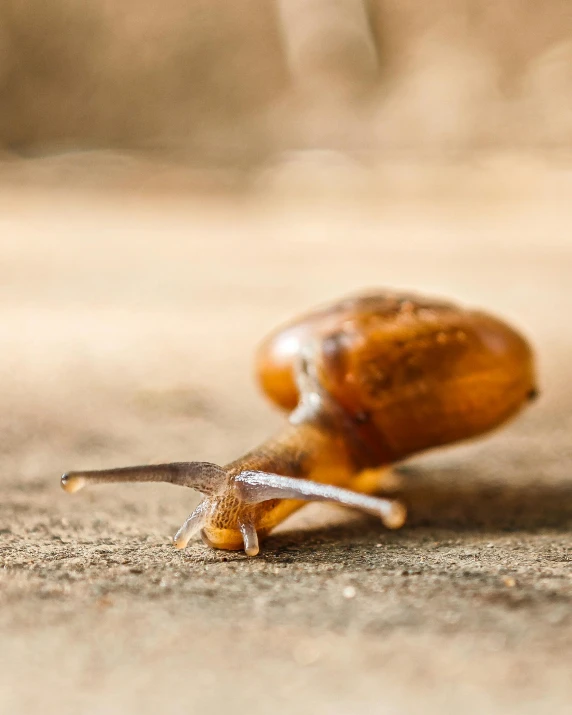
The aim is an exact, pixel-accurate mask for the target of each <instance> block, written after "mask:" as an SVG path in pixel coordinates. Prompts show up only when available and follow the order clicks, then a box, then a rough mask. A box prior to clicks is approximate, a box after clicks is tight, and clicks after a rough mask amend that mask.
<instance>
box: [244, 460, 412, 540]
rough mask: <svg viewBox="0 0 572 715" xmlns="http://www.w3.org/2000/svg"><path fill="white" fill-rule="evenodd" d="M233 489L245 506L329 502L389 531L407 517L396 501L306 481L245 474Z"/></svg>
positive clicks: (260, 473) (397, 526) (277, 476)
mask: <svg viewBox="0 0 572 715" xmlns="http://www.w3.org/2000/svg"><path fill="white" fill-rule="evenodd" d="M234 486H235V490H236V491H237V493H238V496H239V498H240V499H241V500H242V501H244V502H246V503H247V504H258V503H260V502H263V501H269V500H270V499H299V500H300V501H328V502H333V503H335V504H340V505H342V506H347V507H350V508H353V509H359V510H360V511H365V512H367V513H368V514H374V515H375V516H378V517H380V518H381V520H382V522H383V523H384V525H385V526H386V527H387V528H389V529H398V528H399V527H401V526H403V523H404V521H405V517H406V510H405V507H404V505H403V504H402V503H401V502H400V501H397V500H395V499H382V498H380V497H372V496H369V495H367V494H361V493H359V492H354V491H352V490H351V489H342V488H340V487H335V486H332V485H331V484H321V483H319V482H313V481H311V480H309V479H295V478H292V477H283V476H281V475H279V474H270V473H268V472H257V471H244V472H241V473H240V474H238V475H237V476H236V477H235V482H234Z"/></svg>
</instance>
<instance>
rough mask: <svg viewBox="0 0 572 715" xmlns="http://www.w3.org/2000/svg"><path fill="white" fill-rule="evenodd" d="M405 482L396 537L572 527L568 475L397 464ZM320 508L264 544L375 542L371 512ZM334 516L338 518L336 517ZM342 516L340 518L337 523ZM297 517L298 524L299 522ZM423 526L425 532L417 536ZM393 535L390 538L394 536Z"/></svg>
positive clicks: (270, 547) (375, 524) (375, 523)
mask: <svg viewBox="0 0 572 715" xmlns="http://www.w3.org/2000/svg"><path fill="white" fill-rule="evenodd" d="M399 475H400V476H401V477H402V480H403V487H402V488H401V489H400V490H399V491H397V492H395V494H396V495H397V496H399V497H400V498H401V499H403V501H404V502H405V503H406V505H407V509H408V520H407V523H406V524H405V526H404V527H403V529H402V530H400V531H398V532H387V531H386V532H384V534H385V536H384V538H387V535H388V534H396V535H398V537H397V538H400V539H402V538H406V539H408V540H413V541H415V540H416V532H417V533H418V535H419V538H425V535H426V531H425V530H426V529H435V530H448V531H452V532H457V533H469V532H473V533H474V532H480V533H487V534H491V535H492V534H495V533H506V532H520V533H526V532H529V533H534V532H536V531H539V530H541V529H550V530H553V531H562V532H564V531H568V530H570V529H571V528H572V480H571V481H569V482H563V481H560V482H552V483H550V482H548V483H542V482H540V481H538V482H534V483H531V482H526V483H522V482H521V483H518V482H515V481H513V482H511V481H507V482H501V481H498V482H491V481H487V482H483V480H482V479H481V480H479V479H476V478H474V475H471V474H468V473H467V471H466V470H460V469H454V468H450V469H439V470H438V471H433V470H423V469H418V468H415V467H409V466H407V467H404V468H400V469H399ZM329 514H330V518H329V520H328V518H327V516H326V513H325V512H321V513H320V515H319V516H321V517H322V518H318V519H317V522H318V523H314V524H312V521H311V520H310V519H309V518H308V517H304V518H303V520H302V519H300V520H298V517H297V515H294V517H293V518H292V519H291V520H290V521H287V522H286V523H285V524H284V526H283V527H282V528H281V529H280V530H279V531H277V532H276V533H275V534H273V535H271V536H270V537H269V538H268V540H267V541H266V542H265V549H267V550H269V551H273V550H276V552H280V551H281V550H282V549H285V548H294V549H295V548H297V547H300V549H304V548H306V549H307V548H308V542H309V541H310V542H311V543H312V545H315V546H317V545H320V546H324V545H327V544H329V545H332V546H333V545H334V544H344V545H347V544H349V543H352V542H353V543H356V542H364V541H365V542H367V543H369V542H370V541H372V540H376V541H378V540H379V538H380V527H379V522H378V521H377V520H376V519H375V518H373V517H367V516H362V515H356V514H351V515H350V514H349V512H348V514H347V516H346V515H345V514H340V512H336V514H333V513H332V512H331V511H330V512H329ZM336 517H337V518H336ZM340 519H342V521H341V522H340ZM297 521H299V522H300V523H297ZM422 530H423V536H422V535H421V533H422ZM392 538H394V537H392Z"/></svg>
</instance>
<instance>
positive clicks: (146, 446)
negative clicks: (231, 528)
mask: <svg viewBox="0 0 572 715" xmlns="http://www.w3.org/2000/svg"><path fill="white" fill-rule="evenodd" d="M11 171H12V170H11ZM39 173H40V178H41V181H39V182H37V183H34V182H26V181H21V180H20V179H21V175H20V179H19V180H18V181H15V180H14V176H15V174H14V173H13V172H12V173H10V172H8V174H3V175H2V181H1V185H0V236H1V238H0V305H1V308H0V311H1V320H0V385H1V394H2V403H3V404H2V407H3V409H2V411H1V413H0V549H1V552H0V553H1V565H2V568H1V569H0V604H1V608H0V633H1V643H2V647H1V650H0V712H2V713H11V714H14V715H18V714H23V713H30V712H42V713H48V714H50V713H58V714H59V715H66V714H67V713H89V714H90V715H91V714H94V715H95V714H99V713H108V712H118V713H137V714H138V715H147V714H148V713H149V714H150V713H158V712H161V713H167V714H169V713H183V712H186V713H194V712H197V713H198V712H206V711H209V712H225V711H227V710H231V711H232V712H234V713H239V714H240V713H249V715H258V714H262V713H264V714H266V713H270V712H272V713H290V712H296V713H299V714H303V713H312V714H313V715H315V714H321V713H324V714H327V715H337V714H338V713H340V714H341V713H344V714H345V713H360V714H361V713H364V714H365V713H449V712H451V713H452V712H455V713H457V712H463V713H487V714H494V713H499V714H500V713H502V714H503V715H507V714H512V713H523V714H528V713H540V712H550V713H553V714H554V713H569V712H570V702H571V699H572V678H571V677H570V667H571V658H572V611H571V606H572V563H571V559H572V554H571V547H572V537H571V535H570V527H571V525H572V475H571V473H570V464H571V457H572V439H571V434H572V416H571V410H570V407H571V405H572V386H571V383H570V379H569V374H570V368H569V363H570V354H571V350H572V337H571V332H570V315H571V314H572V286H571V277H572V240H571V239H570V236H571V235H572V214H571V213H570V208H569V201H568V199H567V197H569V195H570V193H569V188H570V186H569V184H570V175H569V173H567V172H566V171H548V170H545V169H543V170H542V171H540V170H538V169H537V168H534V167H533V170H530V171H528V173H527V171H526V170H525V168H523V167H520V166H516V168H515V167H513V168H511V169H510V170H507V171H505V172H504V173H503V172H501V171H500V170H499V169H498V167H497V168H496V169H495V168H494V167H493V168H490V167H489V169H488V170H487V171H485V172H479V171H468V172H465V173H461V174H459V173H456V172H449V173H447V172H445V171H443V170H441V171H436V172H435V173H434V175H433V176H432V175H431V174H430V173H429V174H428V175H427V176H425V179H424V180H423V182H420V183H419V184H417V183H416V182H415V181H413V182H411V181H410V178H411V177H410V176H409V174H408V173H407V169H404V170H403V171H401V172H397V174H396V175H395V177H394V180H391V181H390V180H388V178H387V176H385V178H383V180H382V179H380V183H379V184H378V185H377V188H376V186H375V184H374V186H373V188H371V189H370V190H369V191H368V192H360V191H359V190H357V191H356V190H355V189H356V187H357V189H359V188H360V186H361V184H360V183H359V180H356V177H355V176H354V177H353V179H352V182H353V183H352V182H350V183H351V187H350V189H351V190H348V191H347V192H346V191H345V190H344V189H343V182H342V184H338V183H336V181H335V177H334V178H333V179H332V177H331V175H330V174H331V173H330V172H329V171H326V172H325V174H324V172H322V174H320V176H321V177H322V179H323V178H324V175H327V177H328V179H327V181H325V185H326V189H327V190H324V191H322V192H319V191H318V192H315V194H314V199H312V200H310V199H308V198H307V197H306V198H304V197H303V196H302V194H303V192H302V191H299V192H298V193H296V192H293V191H289V190H288V186H290V184H289V182H290V181H291V178H288V177H289V176H290V174H288V172H286V174H285V175H284V174H282V175H280V176H278V178H276V176H274V177H273V179H272V181H270V182H268V181H267V182H266V183H267V184H268V183H269V184H270V185H271V188H270V190H266V191H258V192H257V193H256V192H255V193H254V195H252V194H251V195H249V196H240V195H236V194H235V195H232V196H226V197H223V196H220V195H217V194H208V195H204V194H202V195H198V194H196V193H193V192H191V191H189V190H185V191H182V192H180V193H179V194H178V195H177V196H172V195H170V194H169V192H167V191H156V190H153V191H151V190H149V189H148V186H149V184H145V182H142V185H137V182H133V181H131V179H130V180H128V181H127V180H126V181H125V182H124V184H126V185H127V188H128V190H126V187H125V185H124V184H122V182H121V181H116V182H115V184H113V183H112V185H111V187H109V186H108V188H107V190H106V191H102V190H100V188H98V189H96V188H94V187H93V186H90V185H84V186H83V188H81V186H80V188H77V184H78V183H79V184H81V182H76V181H75V180H74V179H73V172H72V173H71V174H67V175H66V176H67V179H66V180H67V184H66V180H64V181H62V182H60V181H51V182H50V181H49V178H50V174H49V172H48V173H47V174H45V173H42V171H40V172H39ZM70 176H71V177H72V180H70ZM284 176H286V179H284ZM404 176H405V178H404ZM408 177H409V178H408ZM523 177H525V178H523ZM526 177H528V178H526ZM314 178H315V177H314ZM358 178H359V177H358ZM356 181H357V183H356ZM42 183H43V184H44V186H43V187H42ZM50 183H51V184H53V186H52V187H51V188H48V187H47V186H46V185H47V184H50ZM85 183H86V184H89V182H85ZM159 183H160V182H159ZM322 183H324V182H322ZM56 184H57V185H56ZM72 184H73V185H74V188H73V190H72V189H71V188H70V187H71V185H72ZM150 184H151V186H153V187H154V189H156V188H157V187H156V185H155V184H153V181H150ZM313 184H314V187H315V185H319V184H320V182H319V181H317V182H316V181H314V182H313ZM285 186H286V189H285ZM404 186H405V187H406V189H403V187H404ZM412 186H413V188H412ZM66 187H67V188H66ZM400 187H401V188H400ZM352 191H353V193H352ZM360 193H361V194H362V195H364V194H365V198H361V199H359V200H358V199H357V196H358V195H360ZM371 286H393V287H398V288H401V287H403V288H414V289H416V290H419V291H424V292H430V293H436V294H440V295H445V296H450V297H456V298H457V299H459V300H462V301H464V302H468V303H475V304H479V305H481V306H483V307H485V308H489V309H492V310H494V311H495V312H498V313H500V314H501V315H504V316H505V317H507V318H508V319H510V320H512V321H514V322H515V323H516V324H517V325H519V326H520V327H521V328H522V329H523V330H524V331H525V332H526V333H527V334H528V335H529V336H530V337H531V339H532V340H533V342H534V344H535V345H536V346H537V350H538V355H539V369H540V374H541V378H540V384H541V388H542V397H541V399H540V400H539V401H538V402H537V403H536V404H535V405H534V406H533V407H532V408H530V409H529V410H528V411H527V412H526V413H525V414H523V415H522V417H520V418H519V419H518V420H517V421H516V422H514V423H513V424H511V425H510V426H508V427H507V428H506V429H504V430H503V431H501V432H499V433H497V434H496V435H494V436H492V437H489V438H487V439H486V440H482V441H479V442H475V443H474V444H471V445H468V446H467V445H465V446H461V447H458V448H455V449H450V450H447V451H441V452H436V453H434V454H431V455H427V456H425V457H423V458H419V459H417V460H415V461H414V462H411V463H409V464H408V465H406V469H404V470H403V473H402V480H403V489H404V492H405V494H406V498H407V500H408V501H409V503H410V505H411V519H410V522H409V524H408V525H407V526H406V527H405V528H404V529H403V530H401V531H400V532H397V533H388V532H384V531H383V530H382V529H381V528H380V526H379V524H378V523H377V522H376V521H375V520H374V519H370V518H367V517H362V516H359V515H354V514H348V513H346V512H344V511H342V510H339V509H336V508H334V507H326V506H323V507H321V508H318V507H317V506H315V505H313V506H311V507H307V508H305V509H304V510H302V511H301V512H300V513H299V514H298V515H296V516H295V517H294V518H292V519H291V520H290V521H289V522H287V523H286V524H284V526H283V527H282V528H281V529H280V530H279V531H278V532H277V533H276V535H275V536H273V537H272V538H270V539H269V540H268V541H267V542H266V543H265V545H264V548H263V551H262V553H261V555H260V556H259V557H258V558H256V559H250V560H249V559H247V558H246V557H244V556H243V555H241V554H230V553H223V552H215V551H211V550H208V549H207V548H206V547H205V546H203V545H202V544H199V543H196V544H191V545H190V546H189V548H187V550H186V551H184V552H177V551H175V550H174V549H173V548H172V546H171V545H170V543H169V539H170V536H171V535H172V534H173V533H174V532H175V530H176V529H177V528H178V526H179V525H180V523H181V522H182V521H183V519H184V518H185V517H186V516H187V514H188V513H189V512H190V510H191V509H192V507H193V505H194V504H195V503H196V501H197V498H196V495H195V494H193V493H192V492H187V491H182V490H179V489H175V488H171V487H168V486H165V485H163V486H160V485H153V486H147V485H140V486H134V487H126V486H123V487H119V486H117V487H114V488H109V489H103V488H102V489H94V490H92V491H86V492H82V493H80V494H78V495H75V496H74V497H70V496H67V495H66V494H64V493H63V492H62V491H61V490H60V488H59V484H58V479H59V475H60V474H61V472H62V471H64V470H66V469H71V468H81V467H85V468H89V467H93V468H96V467H103V466H114V465H122V464H132V463H141V462H148V461H152V460H157V461H159V460H172V461H177V460H185V459H193V458H194V459H208V460H212V461H215V462H219V463H223V462H225V461H226V460H229V459H231V458H232V457H234V456H236V455H238V454H239V453H240V452H241V451H242V450H245V449H246V448H248V447H250V446H252V445H253V444H255V443H256V442H258V441H260V440H262V439H263V438H264V437H265V436H266V435H268V434H269V433H270V432H271V431H272V430H274V429H276V428H277V427H278V426H279V424H280V420H281V417H280V415H279V414H277V413H276V412H275V411H274V410H273V409H272V408H271V407H270V406H269V405H267V404H265V402H264V400H263V399H261V398H260V396H259V395H258V394H257V390H256V386H255V384H254V381H253V379H252V362H251V358H252V351H253V346H254V345H255V343H256V342H257V340H258V339H260V338H261V337H262V336H263V335H264V333H265V332H266V331H267V330H269V329H271V328H272V327H274V326H275V325H276V324H278V323H279V322H280V321H282V320H284V319H285V318H288V317H290V316H291V315H295V314H296V313H297V312H299V311H300V310H303V309H305V308H307V307H309V306H311V305H313V304H316V303H320V302H323V301H325V300H329V299H332V298H336V297H338V296H340V295H343V294H344V293H346V292H351V291H353V290H356V289H360V288H364V287H371Z"/></svg>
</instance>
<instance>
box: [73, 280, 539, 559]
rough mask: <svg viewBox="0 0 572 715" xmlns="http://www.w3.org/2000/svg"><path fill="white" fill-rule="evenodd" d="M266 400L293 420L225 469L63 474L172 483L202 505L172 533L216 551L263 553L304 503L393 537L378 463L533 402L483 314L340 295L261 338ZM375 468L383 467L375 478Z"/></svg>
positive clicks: (520, 369) (180, 541) (525, 378)
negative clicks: (323, 504)
mask: <svg viewBox="0 0 572 715" xmlns="http://www.w3.org/2000/svg"><path fill="white" fill-rule="evenodd" d="M256 366H257V373H258V377H259V380H260V383H261V385H262V388H263V390H264V392H265V393H266V395H267V396H268V397H269V398H270V399H271V400H272V401H273V402H274V403H275V404H277V405H278V406H279V407H281V408H282V409H284V410H287V411H288V412H289V417H288V423H287V425H286V426H285V428H284V429H283V430H282V431H281V432H280V433H279V434H278V435H277V436H275V437H273V438H271V439H270V440H268V441H266V442H264V443H263V444H262V445H261V446H259V447H258V448H256V449H254V450H252V451H251V452H248V453H247V454H246V455H244V456H243V457H240V458H239V459H237V460H235V461H233V462H231V463H230V464H227V465H226V466H224V467H220V466H217V465H216V464H211V463H210V462H177V463H172V464H153V465H145V466H138V467H123V468H117V469H106V470H101V471H78V472H68V473H66V474H64V475H63V476H62V479H61V483H62V486H63V488H64V489H65V490H66V491H68V492H75V491H77V490H78V489H81V488H82V487H83V486H85V485H86V484H91V483H94V484H96V483H108V482H169V483H171V484H178V485H181V486H186V487H191V488H192V489H195V490H198V491H199V492H201V493H202V494H203V495H204V500H203V501H202V502H201V503H200V504H199V505H198V506H197V508H196V509H195V510H194V511H193V513H192V514H191V515H190V516H189V517H188V519H187V520H186V521H185V523H184V524H183V526H182V527H181V528H180V529H179V531H178V532H177V534H176V535H175V537H174V543H175V545H176V546H177V547H178V548H184V547H185V546H186V545H187V543H188V542H189V540H190V539H191V538H192V537H193V536H194V535H196V534H197V533H199V532H200V535H201V536H202V539H203V541H204V542H205V543H206V544H207V545H208V546H211V547H213V548H217V549H231V550H240V549H244V551H245V552H246V554H247V555H248V556H255V555H256V554H258V552H259V541H260V540H262V539H263V538H264V537H266V536H267V535H268V533H269V532H270V531H271V530H272V529H273V528H274V527H275V526H276V525H277V524H279V523H280V522H282V521H283V520H284V519H285V518H286V517H287V516H288V515H290V514H292V513H293V512H294V511H295V510H297V509H299V508H300V507H301V506H303V505H304V503H305V502H308V501H327V502H334V503H337V504H341V505H344V506H347V507H351V508H354V509H358V510H362V511H364V512H368V513H370V514H375V515H377V516H378V517H380V518H381V521H382V522H383V524H384V525H385V526H386V527H388V528H390V529H395V528H399V527H400V526H402V525H403V523H404V521H405V516H406V512H405V507H404V506H403V504H402V503H401V502H400V501H398V500H396V499H392V498H384V497H382V496H375V495H374V493H375V492H376V491H378V490H376V484H375V479H374V480H372V479H371V478H368V479H364V478H363V475H370V476H371V474H372V473H373V474H375V473H376V472H375V471H372V470H381V468H384V467H387V466H388V465H391V464H393V463H395V462H398V461H400V460H403V459H404V458H406V457H409V456H411V455H414V454H417V453H419V452H422V451H425V450H428V449H430V448H433V447H439V446H441V445H447V444H451V443H454V442H458V441H460V440H465V439H468V438H471V437H476V436H479V435H481V434H484V433H486V432H488V431H490V430H492V429H493V428H495V427H497V426H499V425H501V424H502V423H504V422H505V421H506V420H508V419H509V418H510V417H512V416H514V415H515V414H516V413H517V412H518V411H519V410H520V409H521V408H522V407H523V406H524V405H525V404H526V402H527V401H529V400H530V399H532V398H533V397H534V396H535V395H536V378H535V370H534V358H533V354H532V350H531V348H530V346H529V344H528V342H527V341H526V340H525V339H524V338H523V337H522V336H521V335H520V334H519V333H518V332H516V331H515V330H514V329H513V328H512V327H510V326H509V325H507V324H506V323H505V322H503V321H501V320H499V319H498V318H496V317H493V316H492V315H489V314H487V313H484V312H481V311H477V310H472V309H466V308H463V307H460V306H457V305H454V304H451V303H448V302H443V301H438V300H433V299H426V298H422V297H419V296H416V295H408V294H396V293H390V292H375V293H369V294H365V295H359V296H354V297H350V298H346V299H344V300H341V301H339V302H337V303H335V304H333V305H331V306H328V307H325V308H321V309H318V310H314V311H313V312H310V313H308V314H307V315H305V316H303V317H301V318H299V319H297V320H294V321H292V322H291V323H289V324H287V325H285V326H284V327H282V328H280V329H278V330H277V331H275V332H274V333H272V334H271V335H270V336H269V337H267V338H266V340H264V341H263V342H262V344H261V346H260V347H259V350H258V353H257V358H256ZM377 473H380V472H379V471H378V472H377Z"/></svg>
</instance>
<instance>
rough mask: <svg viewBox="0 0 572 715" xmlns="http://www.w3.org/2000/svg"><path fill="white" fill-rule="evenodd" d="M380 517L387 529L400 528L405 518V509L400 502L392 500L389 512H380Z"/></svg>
mask: <svg viewBox="0 0 572 715" xmlns="http://www.w3.org/2000/svg"><path fill="white" fill-rule="evenodd" d="M381 518H382V520H383V523H384V524H385V526H386V527H387V528H388V529H401V527H402V526H403V524H405V520H406V519H407V509H406V507H405V505H404V504H403V503H402V502H400V501H394V502H392V503H391V509H390V510H389V512H387V513H384V514H382V516H381Z"/></svg>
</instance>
